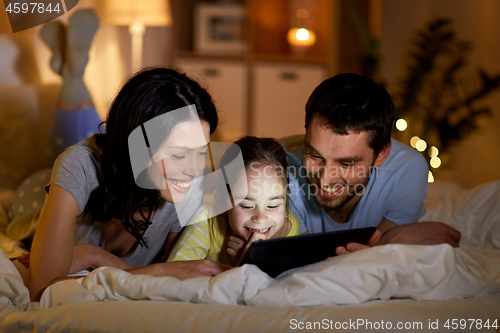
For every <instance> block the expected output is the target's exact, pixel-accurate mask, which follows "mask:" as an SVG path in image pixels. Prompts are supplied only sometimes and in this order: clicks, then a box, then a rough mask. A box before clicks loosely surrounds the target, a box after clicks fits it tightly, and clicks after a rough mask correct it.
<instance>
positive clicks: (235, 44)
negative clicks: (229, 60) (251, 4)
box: [194, 3, 247, 55]
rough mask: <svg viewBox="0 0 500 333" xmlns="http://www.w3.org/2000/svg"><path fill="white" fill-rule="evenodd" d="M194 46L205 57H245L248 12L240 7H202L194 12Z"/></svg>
mask: <svg viewBox="0 0 500 333" xmlns="http://www.w3.org/2000/svg"><path fill="white" fill-rule="evenodd" d="M194 24H195V27H194V46H195V50H196V52H199V53H205V54H232V55H238V54H244V53H245V51H246V47H247V42H246V36H245V8H244V7H243V6H241V5H237V4H210V3H201V4H199V5H197V6H196V9H195V21H194Z"/></svg>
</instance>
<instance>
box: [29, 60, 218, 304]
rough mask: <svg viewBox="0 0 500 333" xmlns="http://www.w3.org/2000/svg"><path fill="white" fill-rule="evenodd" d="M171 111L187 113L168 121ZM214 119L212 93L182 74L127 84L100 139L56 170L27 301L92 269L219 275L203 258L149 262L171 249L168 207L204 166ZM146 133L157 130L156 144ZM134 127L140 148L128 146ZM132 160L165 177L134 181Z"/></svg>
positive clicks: (76, 149)
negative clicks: (151, 182)
mask: <svg viewBox="0 0 500 333" xmlns="http://www.w3.org/2000/svg"><path fill="white" fill-rule="evenodd" d="M179 109H186V110H185V111H183V112H182V113H181V115H180V116H176V115H175V112H176V111H178V110H179ZM150 120H151V121H150ZM217 121H218V117H217V112H216V109H215V106H214V104H213V102H212V99H211V97H210V95H209V94H208V93H207V92H206V91H205V90H204V89H203V88H201V87H200V86H199V85H198V84H197V83H196V82H194V81H193V80H191V79H189V78H188V77H187V76H185V75H183V74H180V73H178V72H176V71H173V70H170V69H166V68H156V69H149V70H145V71H142V72H140V73H138V74H137V75H135V76H134V77H133V78H131V79H130V80H129V81H128V82H127V83H126V84H125V85H124V86H123V88H122V89H121V91H120V92H119V93H118V95H117V97H116V98H115V100H114V102H113V104H112V106H111V108H110V111H109V115H108V119H107V121H106V133H104V134H99V135H94V136H92V137H90V138H88V139H86V140H84V141H82V142H80V143H78V144H77V145H75V146H72V147H70V148H68V149H67V150H66V151H65V152H64V153H63V154H62V155H60V156H59V158H58V159H57V161H56V163H55V164H54V168H53V172H52V177H51V181H50V191H48V197H47V200H46V202H45V205H44V208H43V210H42V213H41V216H40V220H39V224H38V228H37V230H36V234H35V237H34V240H33V246H32V252H31V258H30V278H29V290H30V295H31V298H32V300H35V299H38V298H39V297H40V294H41V292H42V291H43V290H44V289H45V288H46V287H47V286H48V285H49V284H51V283H53V282H54V281H56V280H57V279H60V278H65V277H66V276H67V275H68V273H74V272H79V271H81V270H83V269H87V268H97V267H100V266H111V267H117V268H121V269H126V270H128V271H129V272H131V273H133V274H149V275H154V276H169V275H170V276H176V277H178V278H180V279H184V278H188V277H198V276H213V275H215V274H217V273H219V272H221V271H222V268H221V266H220V265H219V264H216V263H214V262H213V261H208V260H207V261H200V262H195V263H156V264H153V263H154V262H155V259H157V258H158V257H160V256H161V255H164V254H166V253H169V252H168V249H169V248H171V244H175V239H176V235H177V233H178V232H180V230H181V226H180V224H179V221H178V218H177V214H176V210H175V207H174V203H178V202H180V201H182V200H184V198H185V197H186V193H187V192H188V191H189V188H190V186H191V183H192V182H193V179H194V178H196V177H197V176H199V175H200V172H201V170H202V169H203V168H204V154H205V151H206V149H207V144H208V142H209V135H210V134H211V133H213V132H214V130H215V128H216V126H217ZM153 125H154V126H153ZM151 126H153V127H155V128H156V129H157V130H158V129H159V130H160V133H161V134H162V136H161V138H160V141H158V140H157V139H158V138H157V137H155V136H157V135H156V134H154V133H153V134H154V135H151V134H152V133H151V131H150V127H151ZM138 128H139V130H140V132H139V133H141V135H142V133H143V132H144V136H143V140H144V141H138V143H137V142H136V143H135V148H136V149H133V148H132V146H134V145H133V142H131V141H130V138H131V137H133V135H131V134H132V133H133V132H134V130H137V129H138ZM135 133H137V132H135ZM146 134H148V135H149V140H147V139H148V136H147V135H146ZM139 138H140V137H139ZM153 139H154V140H153ZM153 141H155V142H153ZM140 154H142V155H141V156H146V157H147V158H149V157H150V156H151V155H150V154H153V156H152V158H151V161H152V162H153V161H155V162H157V163H153V165H147V163H146V166H147V173H145V174H147V175H149V173H150V171H154V170H163V173H161V175H162V176H161V180H162V181H163V186H160V187H156V188H157V189H155V187H149V188H147V187H146V188H143V187H144V186H143V187H139V186H138V185H137V184H136V182H139V181H140V180H141V179H142V180H143V178H141V177H142V176H141V175H137V173H136V170H135V169H134V165H133V164H134V158H133V157H134V156H136V155H137V156H139V155H140ZM159 155H161V161H160V162H161V164H160V162H158V161H159V160H158V158H156V157H158V156H159ZM200 156H203V158H200ZM139 164H141V163H139ZM158 165H159V166H160V167H159V168H158ZM133 169H134V170H133ZM151 177H152V178H154V175H153V176H151ZM160 183H161V182H160ZM165 243H166V244H167V245H166V248H167V250H166V249H165V246H164V244H165ZM179 264H183V265H179ZM187 264H189V265H187Z"/></svg>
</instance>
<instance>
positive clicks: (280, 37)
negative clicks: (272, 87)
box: [172, 0, 335, 67]
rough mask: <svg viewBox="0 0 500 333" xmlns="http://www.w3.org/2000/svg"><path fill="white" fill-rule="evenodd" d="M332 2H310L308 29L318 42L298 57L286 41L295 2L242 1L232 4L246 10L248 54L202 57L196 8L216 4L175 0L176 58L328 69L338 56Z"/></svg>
mask: <svg viewBox="0 0 500 333" xmlns="http://www.w3.org/2000/svg"><path fill="white" fill-rule="evenodd" d="M334 2H335V1H332V0H308V1H306V2H305V3H307V4H309V8H308V9H309V10H310V11H311V17H310V18H309V19H307V28H309V29H311V30H312V31H314V33H315V34H316V43H315V44H314V45H313V46H311V47H310V48H309V49H307V50H306V52H304V54H296V53H294V52H293V49H292V48H291V47H290V45H289V44H288V42H287V39H286V35H287V33H288V30H289V29H290V28H291V27H292V25H293V24H294V18H293V10H294V9H293V8H292V5H293V4H294V3H296V2H294V1H293V0H246V1H244V0H240V1H233V3H239V4H241V5H243V6H244V8H245V10H246V13H247V15H246V27H245V28H246V32H247V33H246V35H247V52H246V53H245V54H244V55H241V56H234V55H225V54H201V53H197V52H196V51H195V50H194V43H193V40H194V35H193V34H194V29H193V26H194V8H195V7H196V5H197V4H200V3H216V1H214V0H212V1H209V0H173V1H172V13H173V16H174V36H175V52H174V54H175V57H189V58H205V59H231V60H246V61H249V62H252V61H280V62H297V63H307V62H310V63H315V64H317V63H324V64H325V65H326V66H329V67H330V65H331V64H332V62H333V60H332V59H333V58H335V55H333V54H332V50H334V48H333V47H332V45H333V44H334V43H335V41H334V38H333V31H334V28H333V26H332V25H333V24H334V21H335V20H334V19H333V16H334V15H333V13H334V5H333V3H334Z"/></svg>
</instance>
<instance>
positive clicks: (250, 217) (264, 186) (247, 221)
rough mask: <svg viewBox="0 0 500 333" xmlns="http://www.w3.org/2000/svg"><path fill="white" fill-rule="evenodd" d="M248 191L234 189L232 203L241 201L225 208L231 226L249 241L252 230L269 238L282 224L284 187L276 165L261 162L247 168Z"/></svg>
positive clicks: (283, 219)
mask: <svg viewBox="0 0 500 333" xmlns="http://www.w3.org/2000/svg"><path fill="white" fill-rule="evenodd" d="M245 178H246V181H247V185H248V194H246V195H244V196H243V195H239V194H238V190H237V189H236V190H233V192H232V193H233V197H234V200H235V202H239V201H240V200H241V202H240V203H239V204H238V205H236V206H235V207H234V208H233V209H231V210H229V211H228V213H227V214H228V221H229V225H230V226H231V229H232V230H233V231H234V232H235V233H236V235H238V236H239V237H241V238H242V239H244V240H246V241H248V240H249V239H250V237H251V236H252V234H253V233H254V232H258V233H260V234H262V235H264V236H265V237H266V239H270V238H271V237H272V236H273V235H274V234H275V233H276V232H277V231H278V230H280V229H281V228H282V227H283V225H284V223H285V211H286V207H285V206H286V205H285V204H286V189H285V187H284V186H283V179H282V177H280V173H279V169H278V168H277V167H276V165H262V166H260V167H259V168H249V169H248V170H246V177H245V175H243V176H242V177H241V178H240V181H244V180H245Z"/></svg>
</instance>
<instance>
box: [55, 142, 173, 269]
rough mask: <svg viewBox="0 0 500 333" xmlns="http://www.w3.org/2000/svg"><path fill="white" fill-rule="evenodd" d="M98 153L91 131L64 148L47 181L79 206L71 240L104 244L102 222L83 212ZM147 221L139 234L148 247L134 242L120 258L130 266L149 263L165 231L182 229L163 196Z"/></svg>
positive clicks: (96, 183) (94, 179)
mask: <svg viewBox="0 0 500 333" xmlns="http://www.w3.org/2000/svg"><path fill="white" fill-rule="evenodd" d="M100 155H101V151H100V149H99V147H98V146H97V145H96V137H95V135H94V136H91V137H90V138H87V139H85V140H83V141H81V142H79V143H77V144H76V145H74V146H71V147H69V148H68V149H66V150H65V151H64V153H62V154H61V155H60V156H59V157H58V158H57V160H56V162H55V163H54V168H53V169H52V178H51V182H50V183H51V184H56V185H59V186H61V187H62V188H64V189H65V190H66V191H68V192H69V193H70V194H71V195H72V196H73V197H74V198H75V200H76V202H77V203H78V206H79V215H78V218H77V225H78V227H77V231H76V234H75V244H87V243H91V244H96V245H98V246H100V247H103V246H104V223H103V222H100V221H94V220H92V219H91V216H90V215H89V214H85V215H84V214H83V211H84V209H85V206H86V204H87V202H88V200H89V197H90V194H91V193H92V191H93V190H95V189H96V188H97V187H98V186H99V180H98V178H97V172H100V166H101V162H100ZM151 222H152V224H151V225H150V226H149V227H148V229H147V230H146V231H145V233H144V236H143V237H144V240H145V241H146V243H147V245H148V247H147V248H146V247H144V246H137V247H136V249H135V250H134V251H133V252H132V253H130V254H129V255H127V256H126V257H123V258H121V259H122V260H123V261H125V262H127V263H129V264H130V265H132V266H145V265H149V264H151V263H152V262H153V260H154V259H155V258H156V257H157V255H158V254H159V252H160V251H161V250H162V248H163V244H164V243H165V240H166V238H167V235H168V233H169V232H180V231H181V229H182V228H181V226H180V224H179V220H178V218H177V213H176V210H175V207H174V205H173V204H171V203H169V202H167V201H164V200H162V201H161V203H160V205H159V206H158V209H157V210H156V212H155V214H154V216H153V219H152V221H151Z"/></svg>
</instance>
